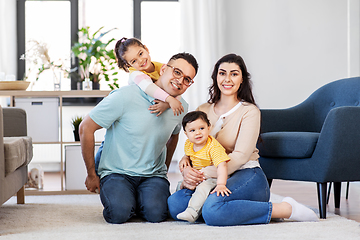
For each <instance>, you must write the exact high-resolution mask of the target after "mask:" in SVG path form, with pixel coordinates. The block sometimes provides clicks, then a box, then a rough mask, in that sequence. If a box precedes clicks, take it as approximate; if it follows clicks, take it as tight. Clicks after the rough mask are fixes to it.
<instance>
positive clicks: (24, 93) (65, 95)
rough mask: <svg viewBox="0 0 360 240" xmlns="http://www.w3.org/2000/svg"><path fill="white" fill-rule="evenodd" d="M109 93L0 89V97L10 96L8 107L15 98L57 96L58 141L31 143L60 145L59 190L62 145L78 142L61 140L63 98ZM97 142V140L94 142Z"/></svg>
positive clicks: (11, 105) (62, 156)
mask: <svg viewBox="0 0 360 240" xmlns="http://www.w3.org/2000/svg"><path fill="white" fill-rule="evenodd" d="M109 93H110V90H91V91H84V90H72V91H13V90H5V91H0V97H10V107H16V106H15V98H19V97H21V98H34V97H39V98H49V97H51V98H59V127H60V136H59V141H52V142H33V144H59V145H60V149H61V151H60V178H61V180H60V181H61V192H63V191H65V190H64V153H63V148H64V145H68V144H69V145H71V144H79V143H80V142H78V141H72V142H69V141H66V142H65V141H63V119H62V117H63V115H62V112H63V99H64V98H103V97H106V96H107V95H108V94H109ZM96 143H99V142H96ZM29 192H32V193H35V192H44V191H41V190H38V191H36V190H29Z"/></svg>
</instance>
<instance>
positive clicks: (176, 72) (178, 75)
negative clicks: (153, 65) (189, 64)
mask: <svg viewBox="0 0 360 240" xmlns="http://www.w3.org/2000/svg"><path fill="white" fill-rule="evenodd" d="M166 66H168V67H171V68H172V69H173V76H174V77H175V78H177V79H180V78H183V79H184V80H183V83H184V85H186V86H188V87H190V86H191V84H193V83H194V80H192V79H191V78H190V77H188V76H185V75H184V73H183V72H182V71H181V70H180V69H178V68H176V67H173V66H170V65H169V64H166Z"/></svg>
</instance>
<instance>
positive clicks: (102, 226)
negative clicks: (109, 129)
mask: <svg viewBox="0 0 360 240" xmlns="http://www.w3.org/2000/svg"><path fill="white" fill-rule="evenodd" d="M272 199H273V201H274V202H277V201H279V199H281V197H280V196H277V195H272ZM229 217H231V216H229ZM0 239H1V240H2V239H16V240H18V239H27V240H28V239H51V240H55V239H146V240H148V239H170V240H175V239H217V240H219V239H227V240H229V239H251V240H254V239H266V240H271V239H276V240H282V239H291V240H297V239H301V240H307V239H326V240H332V239H341V240H349V239H357V240H358V239H360V226H359V223H358V222H355V221H351V220H348V219H345V218H342V217H340V216H337V215H334V214H328V218H327V219H326V220H320V222H317V223H305V222H303V223H302V222H289V221H285V222H280V223H276V222H271V223H270V224H266V225H265V224H264V225H250V226H235V227H210V226H207V225H205V224H189V223H184V222H176V221H172V220H170V219H169V220H168V221H166V222H163V223H146V222H143V221H140V220H139V219H134V220H132V221H131V222H128V223H125V224H121V225H112V224H108V223H106V222H105V221H104V219H103V217H102V205H101V203H100V200H99V196H98V195H95V194H94V195H92V194H91V195H61V196H27V197H26V204H25V205H17V204H16V199H15V198H12V199H10V200H9V201H8V202H6V203H5V204H4V205H2V206H1V207H0Z"/></svg>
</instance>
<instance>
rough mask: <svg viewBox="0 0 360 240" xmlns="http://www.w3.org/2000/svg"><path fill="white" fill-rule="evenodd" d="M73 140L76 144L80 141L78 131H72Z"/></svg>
mask: <svg viewBox="0 0 360 240" xmlns="http://www.w3.org/2000/svg"><path fill="white" fill-rule="evenodd" d="M74 139H75V141H77V142H78V141H80V135H79V130H78V129H75V130H74Z"/></svg>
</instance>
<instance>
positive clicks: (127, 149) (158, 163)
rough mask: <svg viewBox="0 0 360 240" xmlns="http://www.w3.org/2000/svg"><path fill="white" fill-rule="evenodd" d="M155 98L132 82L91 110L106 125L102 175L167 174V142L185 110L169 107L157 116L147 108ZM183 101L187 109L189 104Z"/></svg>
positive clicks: (99, 122) (115, 91) (150, 175)
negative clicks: (178, 111) (179, 113)
mask: <svg viewBox="0 0 360 240" xmlns="http://www.w3.org/2000/svg"><path fill="white" fill-rule="evenodd" d="M153 100H154V98H153V97H150V96H149V95H147V94H146V93H144V92H143V91H141V90H140V88H139V87H138V86H137V85H129V86H125V87H122V88H120V89H117V90H114V91H112V92H111V93H110V94H109V96H107V97H106V98H104V99H103V100H102V101H101V102H100V103H99V104H98V105H97V106H95V108H94V109H92V111H91V112H90V113H89V116H90V118H91V119H92V120H93V121H94V122H96V123H97V124H98V125H100V126H101V127H103V128H106V129H107V130H106V135H105V141H104V146H103V151H102V154H101V159H100V164H99V170H98V173H99V174H100V177H101V178H103V177H105V176H107V175H109V174H111V173H120V174H127V175H130V176H142V177H152V176H158V177H164V178H166V174H167V169H166V165H165V160H166V143H167V141H168V140H169V138H170V137H171V135H172V134H178V133H179V132H180V130H181V120H182V118H183V116H184V113H182V114H181V115H180V116H174V113H173V111H172V110H171V109H167V110H166V111H165V112H164V113H163V114H161V115H160V116H159V117H156V114H151V113H150V111H149V110H148V108H149V106H150V105H151V104H154V102H153ZM180 101H181V103H182V105H183V107H184V110H185V113H186V112H187V110H188V104H187V103H186V102H185V101H184V100H183V98H182V99H181V100H180Z"/></svg>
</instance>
